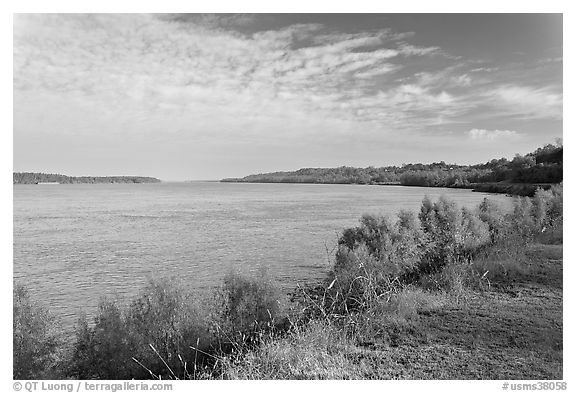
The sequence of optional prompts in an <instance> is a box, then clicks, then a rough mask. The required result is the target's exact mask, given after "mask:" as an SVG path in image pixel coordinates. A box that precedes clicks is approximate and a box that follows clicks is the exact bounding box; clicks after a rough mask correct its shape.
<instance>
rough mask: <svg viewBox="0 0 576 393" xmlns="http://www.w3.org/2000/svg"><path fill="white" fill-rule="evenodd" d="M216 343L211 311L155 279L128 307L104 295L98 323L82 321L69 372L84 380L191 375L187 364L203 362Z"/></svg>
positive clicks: (96, 319)
mask: <svg viewBox="0 0 576 393" xmlns="http://www.w3.org/2000/svg"><path fill="white" fill-rule="evenodd" d="M213 342H214V339H213V338H212V337H211V335H210V332H209V327H208V320H207V313H205V312H203V311H202V310H201V309H200V307H198V306H197V305H196V304H195V303H194V302H193V301H191V299H189V298H187V297H186V296H184V293H183V291H182V290H181V288H180V287H179V286H178V285H177V283H176V282H174V281H169V280H160V281H151V282H150V283H149V284H148V285H147V286H146V287H144V288H143V290H142V291H141V293H140V295H139V296H138V297H136V298H135V299H134V300H133V301H132V302H131V303H130V305H129V306H128V308H127V309H126V310H125V311H122V310H121V309H120V308H119V307H118V306H117V304H116V303H115V302H114V301H110V300H106V299H104V300H102V301H101V303H100V305H99V310H98V314H97V315H96V317H95V318H94V325H93V326H89V324H88V323H87V321H86V319H85V318H82V319H81V320H80V321H79V323H78V327H77V329H76V342H75V344H74V349H73V353H72V356H71V360H70V365H69V373H70V374H71V375H73V376H75V377H77V378H82V379H91V378H97V379H129V378H140V379H143V378H149V377H150V376H154V377H161V378H189V377H190V373H191V372H192V371H191V370H188V368H187V365H188V364H191V367H194V369H195V368H196V367H197V366H198V364H200V363H202V362H203V360H205V359H204V354H203V352H205V350H207V349H208V348H209V347H210V346H211V345H212V344H213ZM198 347H200V348H198ZM198 349H199V350H200V351H201V352H199V353H200V355H199V353H198V352H197V351H198ZM134 359H136V360H137V362H136V361H135V360H134Z"/></svg>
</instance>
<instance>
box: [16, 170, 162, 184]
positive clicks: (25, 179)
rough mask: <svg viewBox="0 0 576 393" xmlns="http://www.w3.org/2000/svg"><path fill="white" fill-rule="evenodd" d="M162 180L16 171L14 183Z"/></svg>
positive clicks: (138, 181)
mask: <svg viewBox="0 0 576 393" xmlns="http://www.w3.org/2000/svg"><path fill="white" fill-rule="evenodd" d="M160 182H161V180H160V179H157V178H155V177H148V176H67V175H61V174H56V173H40V172H14V173H13V175H12V184H32V185H56V184H114V183H128V184H136V183H160Z"/></svg>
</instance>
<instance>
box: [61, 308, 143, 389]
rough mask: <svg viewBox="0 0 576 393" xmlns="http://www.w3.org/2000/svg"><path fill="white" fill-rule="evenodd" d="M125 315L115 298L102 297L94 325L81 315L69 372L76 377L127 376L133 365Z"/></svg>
mask: <svg viewBox="0 0 576 393" xmlns="http://www.w3.org/2000/svg"><path fill="white" fill-rule="evenodd" d="M129 339H130V337H129V334H128V331H127V329H126V324H125V321H124V317H123V315H122V313H121V311H120V309H119V308H118V306H117V304H116V303H115V302H114V301H111V300H107V299H103V300H102V301H101V302H100V304H99V306H98V314H97V315H96V317H95V318H94V326H93V327H92V328H91V327H89V325H88V321H87V320H86V317H85V316H84V317H81V318H80V320H79V321H78V324H77V326H76V341H75V343H74V347H73V351H72V355H71V360H70V364H69V373H70V374H71V375H73V376H74V377H76V378H79V379H128V378H130V377H132V376H133V373H134V370H135V367H134V364H133V363H134V362H133V361H132V359H131V356H132V353H131V351H132V347H131V346H130V344H131V343H130V341H129Z"/></svg>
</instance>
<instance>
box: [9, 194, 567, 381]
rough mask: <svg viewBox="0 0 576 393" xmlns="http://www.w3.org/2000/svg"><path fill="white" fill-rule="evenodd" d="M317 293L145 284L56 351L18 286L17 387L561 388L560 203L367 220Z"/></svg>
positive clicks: (261, 281) (266, 286) (541, 200)
mask: <svg viewBox="0 0 576 393" xmlns="http://www.w3.org/2000/svg"><path fill="white" fill-rule="evenodd" d="M328 273H329V274H328V278H327V279H326V281H325V282H323V283H320V284H319V285H317V286H313V287H305V288H301V287H298V288H297V289H295V290H294V292H293V293H292V295H291V296H290V300H291V301H290V302H286V301H284V298H283V296H282V294H281V293H280V292H279V291H278V290H277V289H276V288H275V286H274V284H273V282H271V281H270V279H268V278H266V277H265V276H262V277H257V278H245V277H241V276H239V275H236V274H230V275H228V276H227V277H225V278H224V280H223V283H222V285H221V287H220V288H218V289H217V290H216V291H214V293H212V294H210V295H209V296H206V297H203V298H198V297H195V296H192V295H190V294H189V293H188V292H187V290H186V289H185V288H186V283H175V282H168V281H160V282H152V283H150V284H149V285H148V286H147V287H145V288H144V289H143V290H142V292H141V294H140V295H139V296H138V297H136V298H135V299H133V301H132V302H131V303H130V304H129V305H127V306H126V307H121V306H119V305H118V304H117V303H116V302H114V301H113V300H103V301H102V303H101V305H100V310H99V313H98V315H97V316H96V317H95V318H94V320H92V321H87V320H86V319H81V320H80V321H79V323H78V326H77V328H76V333H75V335H74V337H72V338H68V339H67V340H66V341H63V340H62V339H61V338H60V337H59V336H58V335H57V334H56V333H57V331H58V330H57V321H55V320H54V319H53V318H52V317H50V314H49V313H48V312H47V311H46V310H44V309H42V308H41V307H39V306H38V305H36V304H34V303H33V302H32V301H31V300H30V298H29V296H28V295H27V292H26V290H25V289H23V288H21V287H19V286H17V287H16V288H15V292H14V297H15V303H14V366H15V367H14V377H15V378H19V379H25V378H53V379H58V378H85V379H89V378H97V379H128V378H138V379H140V378H142V379H144V378H163V379H167V378H168V379H169V378H173V379H176V378H178V379H200V378H208V379H212V378H217V379H221V378H222V379H238V378H240V379H302V378H306V379H308V378H314V379H318V378H319V379H340V378H360V379H374V378H375V379H390V378H400V379H444V378H446V379H467V378H469V379H562V187H561V186H555V187H552V188H551V189H550V190H548V191H544V190H539V191H537V192H536V195H535V197H534V198H530V199H529V198H518V199H516V200H515V202H514V209H513V211H512V212H504V211H501V210H500V208H499V206H498V205H495V204H493V203H491V202H489V201H487V200H485V201H484V202H483V203H482V204H480V205H479V206H478V207H477V208H476V209H465V208H460V207H458V206H456V204H455V203H453V202H452V201H450V200H448V199H446V198H443V197H441V198H440V199H439V200H437V201H431V200H428V199H425V200H424V201H423V202H422V206H421V209H420V212H419V213H418V214H415V213H413V212H406V211H404V212H400V213H399V214H398V215H397V217H375V216H364V217H362V219H361V221H360V223H359V225H358V226H357V227H354V228H349V229H347V230H345V231H344V232H343V233H342V235H341V236H340V238H339V241H338V249H337V252H336V255H335V256H334V263H333V266H332V269H331V271H330V272H328Z"/></svg>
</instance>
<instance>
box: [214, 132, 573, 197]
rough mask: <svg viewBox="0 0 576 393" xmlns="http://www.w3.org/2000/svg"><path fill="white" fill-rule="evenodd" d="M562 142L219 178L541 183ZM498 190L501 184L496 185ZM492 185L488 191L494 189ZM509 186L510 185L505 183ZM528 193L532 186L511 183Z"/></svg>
mask: <svg viewBox="0 0 576 393" xmlns="http://www.w3.org/2000/svg"><path fill="white" fill-rule="evenodd" d="M562 158H563V146H562V145H561V144H560V143H558V144H556V145H552V144H548V145H546V146H543V147H541V148H538V149H537V150H535V151H533V152H531V153H528V154H526V155H524V156H521V155H519V154H516V156H515V157H514V158H513V159H512V160H508V159H507V158H500V159H493V160H491V161H488V162H486V163H485V164H476V165H457V164H447V163H445V162H444V161H440V162H434V163H432V164H420V163H418V164H406V165H402V166H386V167H380V168H375V167H372V166H370V167H368V168H353V167H346V166H342V167H339V168H303V169H299V170H297V171H295V172H272V173H263V174H257V175H249V176H246V177H243V178H230V179H223V180H222V181H223V182H247V183H320V184H399V185H405V186H423V187H455V188H476V187H477V186H479V185H483V186H484V187H486V183H504V184H521V185H536V184H538V185H543V184H556V183H560V182H562V177H563V169H562ZM500 188H501V189H502V190H503V188H502V187H500ZM497 189H499V187H498V186H494V185H492V189H491V191H493V192H498V191H497ZM507 189H508V190H509V189H510V187H507ZM515 189H517V190H527V191H526V192H520V194H531V193H533V192H534V191H535V190H536V187H523V186H518V187H515ZM503 192H504V191H503Z"/></svg>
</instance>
